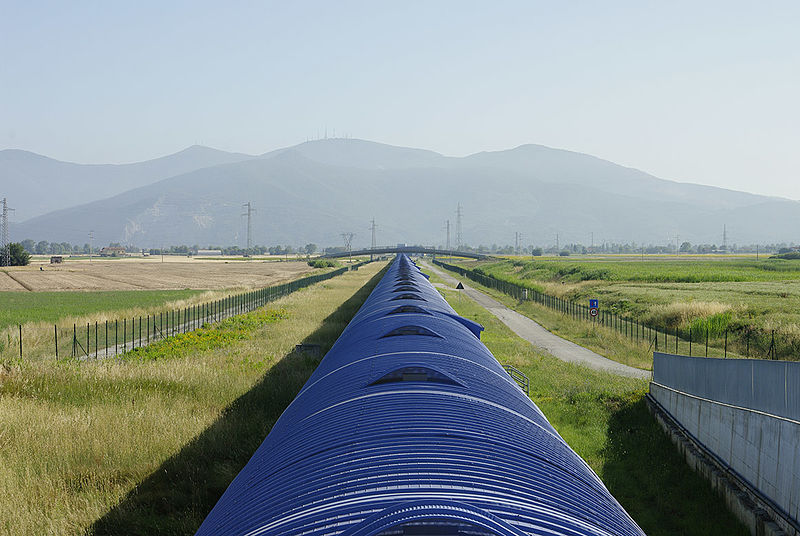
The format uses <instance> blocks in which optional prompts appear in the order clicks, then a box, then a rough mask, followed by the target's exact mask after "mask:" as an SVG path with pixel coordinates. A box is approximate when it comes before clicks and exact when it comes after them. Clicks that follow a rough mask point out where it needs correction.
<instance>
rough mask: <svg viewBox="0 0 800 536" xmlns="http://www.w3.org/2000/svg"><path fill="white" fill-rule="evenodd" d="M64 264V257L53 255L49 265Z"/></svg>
mask: <svg viewBox="0 0 800 536" xmlns="http://www.w3.org/2000/svg"><path fill="white" fill-rule="evenodd" d="M63 262H64V257H62V256H61V255H53V256H51V257H50V264H61V263H63Z"/></svg>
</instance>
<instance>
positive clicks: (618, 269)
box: [459, 258, 800, 359]
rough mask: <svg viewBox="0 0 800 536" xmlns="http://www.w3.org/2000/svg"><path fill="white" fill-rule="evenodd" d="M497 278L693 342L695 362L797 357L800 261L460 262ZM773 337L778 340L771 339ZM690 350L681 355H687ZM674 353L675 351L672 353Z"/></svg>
mask: <svg viewBox="0 0 800 536" xmlns="http://www.w3.org/2000/svg"><path fill="white" fill-rule="evenodd" d="M459 264H460V265H461V266H463V267H465V268H472V269H477V270H479V271H481V272H483V273H485V274H487V275H491V276H492V277H495V278H498V279H502V280H505V281H509V282H512V283H516V284H519V285H522V286H527V287H530V288H534V289H536V290H539V291H543V292H546V293H548V294H551V295H554V296H558V297H560V298H564V299H567V300H572V301H575V302H578V303H582V304H584V305H586V304H588V302H589V299H590V298H597V299H599V300H600V307H601V309H602V310H603V311H606V312H611V313H614V314H616V315H618V316H621V317H625V318H630V319H635V320H639V321H641V322H643V323H645V324H647V325H650V326H658V327H659V329H661V330H667V331H668V332H670V333H674V330H675V329H680V331H681V337H682V338H683V339H688V333H689V330H691V332H692V333H693V335H694V339H695V343H694V345H693V346H694V348H693V350H694V352H695V353H694V355H704V353H705V349H704V348H703V351H702V353H700V350H699V349H698V346H701V345H702V346H705V333H706V331H708V333H709V345H710V346H711V347H712V348H716V349H715V350H711V351H710V353H709V355H715V356H717V355H722V354H724V346H725V344H726V342H725V333H726V331H727V333H728V341H727V345H728V349H729V351H730V352H733V353H735V354H740V355H746V354H748V353H749V355H751V356H753V357H766V356H767V354H768V353H769V351H770V348H772V347H773V346H772V345H773V343H774V350H775V355H776V356H777V357H778V358H779V359H797V358H798V356H800V261H794V260H781V259H768V260H763V261H755V260H752V259H750V260H747V259H744V260H743V259H725V258H719V259H716V260H707V259H702V260H697V259H694V260H674V259H673V260H665V259H659V260H646V261H635V260H631V259H622V260H618V261H609V260H608V259H604V260H593V259H591V258H588V259H587V258H584V259H581V260H578V261H575V260H573V261H560V260H548V259H544V260H538V259H537V260H533V261H531V260H503V261H488V262H479V263H475V262H472V263H470V262H461V263H459ZM773 334H774V340H773ZM688 350H689V349H688V343H687V344H686V348H685V349H682V350H680V351H681V352H688ZM672 351H674V349H673V350H672Z"/></svg>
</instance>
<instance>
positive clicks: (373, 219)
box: [369, 218, 377, 260]
mask: <svg viewBox="0 0 800 536" xmlns="http://www.w3.org/2000/svg"><path fill="white" fill-rule="evenodd" d="M376 229H377V227H376V225H375V218H372V225H370V230H371V231H372V247H371V248H370V249H375V246H376V243H375V230H376ZM369 260H372V253H370V255H369Z"/></svg>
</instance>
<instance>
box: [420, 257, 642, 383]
mask: <svg viewBox="0 0 800 536" xmlns="http://www.w3.org/2000/svg"><path fill="white" fill-rule="evenodd" d="M423 264H424V266H425V268H427V269H428V270H430V271H431V272H433V273H435V274H436V275H437V276H439V277H440V278H442V279H443V280H445V281H446V282H447V283H448V284H449V285H452V286H453V288H454V287H455V286H456V285H457V284H458V282H459V281H458V280H457V279H456V278H455V277H453V276H451V275H450V274H448V273H446V272H444V271H442V270H440V269H438V268H436V267H434V266H431V265H430V264H428V263H423ZM461 284H462V285H464V290H463V291H462V292H463V293H464V294H466V295H467V296H469V297H470V298H472V299H473V300H474V301H475V302H477V303H478V305H480V306H481V307H483V308H484V309H486V310H487V311H489V312H490V313H492V314H493V315H494V316H496V317H497V318H498V319H499V320H500V321H501V322H502V323H503V324H505V325H506V326H508V327H509V328H511V331H513V332H514V333H516V334H517V335H518V336H520V337H522V338H523V339H525V340H526V341H528V342H529V343H531V344H532V345H534V346H536V347H537V348H540V349H542V350H544V351H546V352H548V353H550V354H552V355H553V356H554V357H557V358H558V359H561V360H562V361H567V362H569V363H577V364H580V365H585V366H587V367H589V368H593V369H596V370H602V371H605V372H610V373H612V374H617V375H619V376H628V377H631V378H644V379H649V378H650V371H649V370H642V369H637V368H634V367H629V366H628V365H623V364H622V363H617V362H616V361H612V360H610V359H608V358H605V357H603V356H601V355H600V354H596V353H594V352H592V351H591V350H587V349H586V348H584V347H583V346H579V345H577V344H575V343H574V342H571V341H568V340H566V339H562V338H561V337H559V336H558V335H555V334H553V333H550V332H549V331H547V330H546V329H544V328H543V327H542V326H541V325H539V324H537V323H536V322H534V321H533V320H531V319H530V318H528V317H527V316H525V315H522V314H520V313H518V312H516V311H514V310H513V309H509V308H508V307H506V306H505V305H503V304H502V303H500V302H499V301H497V300H495V299H494V298H491V297H489V296H487V295H486V294H484V293H483V292H481V291H479V290H476V289H474V288H472V287H469V286H467V285H466V284H465V283H464V282H463V281H461Z"/></svg>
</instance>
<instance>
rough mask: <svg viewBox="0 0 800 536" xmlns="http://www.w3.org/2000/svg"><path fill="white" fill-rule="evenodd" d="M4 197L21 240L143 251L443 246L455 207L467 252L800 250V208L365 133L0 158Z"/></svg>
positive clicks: (521, 152) (560, 162) (579, 163)
mask: <svg viewBox="0 0 800 536" xmlns="http://www.w3.org/2000/svg"><path fill="white" fill-rule="evenodd" d="M0 178H2V180H1V181H0V196H5V197H8V198H9V203H10V204H11V205H12V206H14V207H15V208H16V209H17V212H16V217H17V219H18V220H23V221H21V222H20V223H17V224H15V225H12V226H11V232H12V239H14V240H21V239H24V238H32V239H34V240H42V239H43V240H48V241H56V242H62V241H65V242H72V243H83V242H85V241H86V237H87V233H88V232H89V231H90V230H92V231H94V235H95V239H96V242H95V243H96V244H106V243H109V242H121V243H124V244H130V245H135V246H139V247H160V246H162V245H172V244H199V245H201V246H206V245H212V244H215V245H233V244H240V245H244V244H245V243H246V221H245V218H243V217H242V210H243V208H242V205H243V203H246V202H250V203H251V204H252V206H253V207H254V208H255V209H256V212H255V214H254V216H253V221H252V229H253V242H254V243H257V244H265V245H273V244H283V245H286V244H289V245H295V246H296V245H302V244H305V243H308V242H314V243H317V244H321V245H339V244H340V243H341V237H340V234H341V233H343V232H353V233H355V234H356V237H355V239H354V240H353V245H354V246H367V245H369V243H370V239H371V236H370V231H369V221H370V220H371V219H372V218H375V220H376V223H377V225H378V231H377V233H378V236H377V241H378V243H379V244H394V243H397V242H406V243H424V244H438V245H444V243H445V241H446V237H445V234H446V231H445V221H446V220H450V224H451V225H450V227H451V243H452V244H455V242H456V237H455V227H456V207H457V205H458V204H461V205H462V206H463V214H464V216H463V224H462V232H463V240H464V242H465V243H467V244H470V245H479V244H486V245H489V244H493V243H496V244H509V243H514V236H515V232H520V233H522V235H523V243H524V244H535V245H543V246H547V245H550V244H552V243H553V242H554V241H555V240H556V235H558V240H559V241H560V243H561V244H566V243H568V242H577V243H583V244H589V242H590V240H591V239H592V238H591V237H593V240H594V243H595V244H599V243H601V242H603V241H608V242H629V241H636V242H639V243H641V242H647V243H661V244H663V243H666V242H667V241H668V240H669V241H674V240H675V237H676V236H678V237H680V240H681V241H684V240H687V241H691V242H694V243H716V244H719V243H721V242H722V230H723V225H726V226H727V231H728V236H729V238H728V240H729V243H734V242H738V243H741V244H744V243H754V242H791V241H797V240H796V238H797V230H798V229H800V203H799V202H797V201H791V200H788V199H783V198H776V197H767V196H760V195H754V194H749V193H744V192H737V191H732V190H726V189H722V188H715V187H710V186H702V185H698V184H690V183H680V182H675V181H670V180H664V179H660V178H658V177H654V176H652V175H649V174H647V173H644V172H642V171H639V170H636V169H632V168H628V167H624V166H620V165H618V164H614V163H613V162H609V161H607V160H602V159H600V158H596V157H593V156H590V155H586V154H582V153H576V152H571V151H565V150H561V149H553V148H550V147H545V146H542V145H522V146H520V147H517V148H514V149H510V150H506V151H495V152H482V153H477V154H473V155H470V156H466V157H458V158H456V157H447V156H443V155H441V154H438V153H435V152H433V151H427V150H421V149H412V148H405V147H394V146H390V145H385V144H380V143H375V142H369V141H364V140H357V139H342V138H337V139H325V140H317V141H310V142H306V143H302V144H299V145H296V146H293V147H288V148H284V149H279V150H276V151H271V152H268V153H265V154H262V155H257V156H254V155H245V154H240V153H227V152H224V151H218V150H215V149H211V148H208V147H200V146H194V147H190V148H188V149H186V150H184V151H181V152H179V153H176V154H174V155H170V156H166V157H163V158H159V159H156V160H150V161H146V162H140V163H135V164H124V165H82V164H71V163H66V162H59V161H56V160H52V159H49V158H46V157H43V156H40V155H36V154H34V153H28V152H25V151H18V150H6V151H0Z"/></svg>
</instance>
